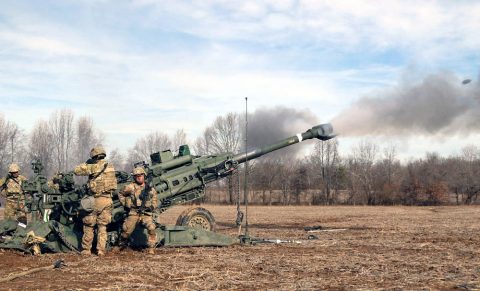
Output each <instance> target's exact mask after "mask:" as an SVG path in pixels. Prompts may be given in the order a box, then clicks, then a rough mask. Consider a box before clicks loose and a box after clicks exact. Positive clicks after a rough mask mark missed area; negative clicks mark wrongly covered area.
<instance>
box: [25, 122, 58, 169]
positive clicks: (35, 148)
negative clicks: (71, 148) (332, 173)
mask: <svg viewBox="0 0 480 291" xmlns="http://www.w3.org/2000/svg"><path fill="white" fill-rule="evenodd" d="M51 141H52V137H51V132H50V130H49V125H48V122H46V121H44V120H41V119H40V120H38V121H37V123H36V124H35V126H34V127H33V130H32V132H31V133H30V141H29V154H30V158H31V159H39V160H40V162H42V165H43V167H44V173H45V174H46V175H47V176H49V175H52V174H53V168H52V166H53V165H52V160H53V143H52V142H51Z"/></svg>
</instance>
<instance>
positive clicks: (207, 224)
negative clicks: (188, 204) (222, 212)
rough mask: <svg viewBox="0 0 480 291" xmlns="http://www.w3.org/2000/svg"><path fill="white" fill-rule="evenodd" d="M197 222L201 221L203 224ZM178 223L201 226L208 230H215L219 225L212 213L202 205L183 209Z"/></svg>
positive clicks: (195, 226)
mask: <svg viewBox="0 0 480 291" xmlns="http://www.w3.org/2000/svg"><path fill="white" fill-rule="evenodd" d="M195 222H200V223H202V224H203V225H201V224H195ZM176 225H180V226H187V227H193V228H200V229H203V230H207V231H215V229H216V227H217V226H216V223H215V218H214V217H213V215H212V213H211V212H210V211H208V210H207V209H205V208H202V207H193V208H189V209H186V210H185V211H183V212H182V214H180V216H179V217H178V218H177V223H176Z"/></svg>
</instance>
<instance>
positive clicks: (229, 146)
mask: <svg viewBox="0 0 480 291" xmlns="http://www.w3.org/2000/svg"><path fill="white" fill-rule="evenodd" d="M241 141H242V134H241V131H240V119H239V116H238V114H236V113H228V114H227V115H225V116H219V117H217V118H216V119H215V121H214V122H213V124H212V125H211V126H209V127H207V128H206V129H205V131H204V132H203V136H202V137H199V138H197V140H196V142H195V151H196V152H197V154H216V153H223V152H230V153H236V152H238V151H239V149H240V146H241ZM227 185H228V201H229V202H230V203H233V202H234V197H233V196H234V189H233V187H234V183H233V181H232V177H228V178H227Z"/></svg>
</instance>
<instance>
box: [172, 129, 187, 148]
mask: <svg viewBox="0 0 480 291" xmlns="http://www.w3.org/2000/svg"><path fill="white" fill-rule="evenodd" d="M184 144H187V134H186V133H185V131H184V130H183V129H179V130H177V131H176V132H175V134H174V135H173V137H172V151H173V152H175V153H176V152H178V148H179V147H180V146H181V145H184Z"/></svg>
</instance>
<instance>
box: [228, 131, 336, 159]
mask: <svg viewBox="0 0 480 291" xmlns="http://www.w3.org/2000/svg"><path fill="white" fill-rule="evenodd" d="M334 137H335V134H333V127H332V125H331V124H330V123H326V124H320V125H317V126H314V127H312V128H310V129H309V130H307V131H305V132H303V133H298V134H296V135H294V136H291V137H288V138H285V139H282V140H280V141H278V142H276V143H274V144H271V145H267V146H264V147H262V148H257V149H254V150H251V151H249V152H247V153H246V154H245V153H239V154H236V155H235V156H233V158H232V159H233V160H235V161H237V162H238V163H244V162H245V161H247V160H252V159H256V158H258V157H261V156H263V155H265V154H268V153H270V152H273V151H276V150H279V149H281V148H284V147H288V146H290V145H293V144H296V143H299V142H302V141H304V140H307V139H312V138H317V139H320V140H329V139H331V138H334Z"/></svg>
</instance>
